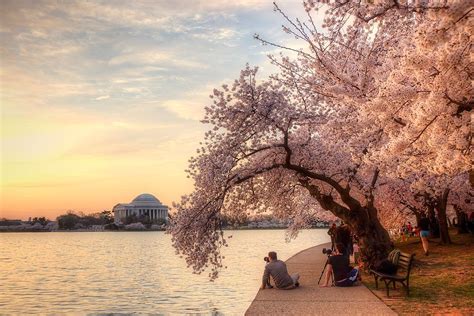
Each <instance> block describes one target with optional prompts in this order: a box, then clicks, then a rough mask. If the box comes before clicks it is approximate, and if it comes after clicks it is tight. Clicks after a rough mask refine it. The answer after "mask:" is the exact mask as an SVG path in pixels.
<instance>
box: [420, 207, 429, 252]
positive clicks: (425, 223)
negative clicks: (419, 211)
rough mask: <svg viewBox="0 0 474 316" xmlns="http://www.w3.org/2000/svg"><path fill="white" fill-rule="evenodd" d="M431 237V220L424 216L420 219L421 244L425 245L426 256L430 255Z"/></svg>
mask: <svg viewBox="0 0 474 316" xmlns="http://www.w3.org/2000/svg"><path fill="white" fill-rule="evenodd" d="M429 235H430V220H429V219H428V218H427V217H426V216H424V215H423V217H422V218H421V219H420V238H421V244H422V245H423V250H424V251H425V256H427V255H428V247H429V244H428V236H429Z"/></svg>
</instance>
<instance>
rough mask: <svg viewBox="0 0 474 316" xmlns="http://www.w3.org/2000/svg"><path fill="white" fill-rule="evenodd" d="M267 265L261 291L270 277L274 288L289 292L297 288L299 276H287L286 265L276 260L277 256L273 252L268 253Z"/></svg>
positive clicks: (296, 274)
mask: <svg viewBox="0 0 474 316" xmlns="http://www.w3.org/2000/svg"><path fill="white" fill-rule="evenodd" d="M268 259H269V263H268V264H267V265H266V266H265V271H264V273H263V278H262V286H260V289H261V290H264V289H265V286H266V284H267V283H268V281H269V280H270V276H271V277H272V279H273V282H274V283H275V287H276V288H278V289H283V290H290V289H294V288H295V287H298V286H299V285H300V284H299V283H298V280H299V278H300V275H299V274H298V273H295V274H292V275H289V274H288V270H287V269H286V264H285V263H284V262H283V261H281V260H278V259H277V254H276V252H274V251H270V252H269V253H268Z"/></svg>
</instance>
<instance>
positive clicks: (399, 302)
mask: <svg viewBox="0 0 474 316" xmlns="http://www.w3.org/2000/svg"><path fill="white" fill-rule="evenodd" d="M450 233H451V238H452V241H453V242H454V244H453V245H447V246H446V245H441V244H439V241H438V240H430V255H429V256H425V255H424V254H423V249H422V246H421V243H420V242H419V239H417V238H415V237H412V238H410V239H409V240H407V241H405V242H397V243H396V244H395V245H396V247H397V248H399V249H401V250H402V251H403V252H408V253H414V254H415V255H416V256H415V262H414V266H413V267H412V271H411V274H410V296H409V297H407V296H406V295H405V291H404V290H403V288H402V287H401V286H400V285H399V284H397V290H393V289H392V288H391V289H390V298H387V297H386V291H385V284H384V283H383V282H379V290H378V291H376V290H375V281H374V278H373V276H369V275H368V274H367V273H364V274H363V282H364V284H365V285H366V286H367V287H368V288H369V289H370V290H372V291H374V293H375V294H376V295H377V296H378V297H380V299H382V300H383V301H384V302H385V303H386V304H387V305H388V306H389V307H390V308H392V309H393V310H394V311H396V312H397V313H398V314H400V315H413V314H419V313H421V314H423V315H434V314H436V315H439V314H459V315H469V314H470V315H472V314H474V308H473V306H474V273H473V270H474V236H473V235H472V234H465V235H457V234H456V232H455V231H451V232H450Z"/></svg>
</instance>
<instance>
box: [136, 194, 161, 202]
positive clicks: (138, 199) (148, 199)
mask: <svg viewBox="0 0 474 316" xmlns="http://www.w3.org/2000/svg"><path fill="white" fill-rule="evenodd" d="M143 202H146V203H150V202H151V203H157V204H161V202H160V200H158V199H157V198H156V197H155V196H153V195H152V194H148V193H143V194H140V195H139V196H137V197H136V198H134V199H133V201H132V204H136V203H143Z"/></svg>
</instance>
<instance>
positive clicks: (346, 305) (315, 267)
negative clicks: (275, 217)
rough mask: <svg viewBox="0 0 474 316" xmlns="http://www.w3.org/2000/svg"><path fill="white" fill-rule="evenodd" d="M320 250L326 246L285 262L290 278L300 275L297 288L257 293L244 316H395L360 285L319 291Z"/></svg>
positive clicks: (320, 289) (322, 259) (322, 257)
mask: <svg viewBox="0 0 474 316" xmlns="http://www.w3.org/2000/svg"><path fill="white" fill-rule="evenodd" d="M324 247H326V248H327V247H330V244H325V245H320V246H316V247H312V248H309V249H306V250H303V251H301V252H299V253H297V254H296V255H294V256H293V257H291V258H290V259H288V260H287V261H286V264H287V266H288V272H289V273H290V274H291V273H294V272H298V273H299V274H300V287H299V288H296V289H294V290H287V291H285V290H276V289H266V290H260V291H258V293H257V296H256V297H255V299H254V300H253V302H252V304H251V305H250V307H249V308H248V310H247V312H246V313H245V315H265V314H267V315H343V314H347V315H396V313H395V312H394V311H392V310H391V309H390V308H388V307H387V306H386V305H385V304H384V303H383V302H382V301H380V300H379V299H378V298H377V297H376V296H375V295H374V294H372V292H370V291H369V290H368V289H367V288H366V287H365V286H364V285H360V286H354V287H346V288H336V287H328V288H320V287H319V285H318V279H319V276H320V275H321V271H322V269H323V268H324V264H325V262H326V255H324V254H323V253H322V249H323V248H324ZM323 278H324V277H323ZM321 283H322V280H321Z"/></svg>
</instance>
